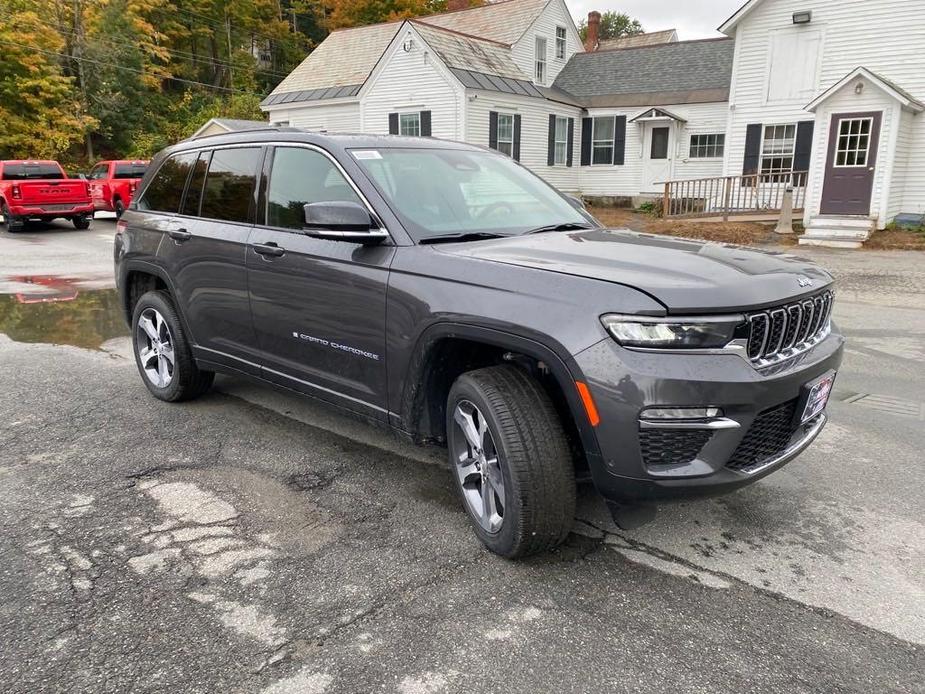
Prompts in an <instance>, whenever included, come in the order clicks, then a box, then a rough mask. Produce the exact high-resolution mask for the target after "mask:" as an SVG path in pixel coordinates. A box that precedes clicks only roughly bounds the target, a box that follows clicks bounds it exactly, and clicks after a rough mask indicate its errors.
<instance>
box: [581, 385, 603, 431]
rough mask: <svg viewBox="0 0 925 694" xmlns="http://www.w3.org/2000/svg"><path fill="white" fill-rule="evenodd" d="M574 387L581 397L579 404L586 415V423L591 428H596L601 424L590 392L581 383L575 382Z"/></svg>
mask: <svg viewBox="0 0 925 694" xmlns="http://www.w3.org/2000/svg"><path fill="white" fill-rule="evenodd" d="M575 387H577V388H578V394H579V395H580V396H581V402H582V404H583V405H584V406H585V413H586V414H587V415H588V421H589V422H591V426H593V427H596V426H597V425H598V424H600V423H601V416H600V415H599V414H598V413H597V406H596V405H595V404H594V398H592V397H591V391H590V390H588V386H587V384H585V383H582V382H581V381H575Z"/></svg>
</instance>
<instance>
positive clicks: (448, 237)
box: [418, 231, 508, 244]
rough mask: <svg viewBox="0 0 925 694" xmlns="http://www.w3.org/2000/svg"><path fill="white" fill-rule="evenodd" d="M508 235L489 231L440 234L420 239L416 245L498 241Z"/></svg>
mask: <svg viewBox="0 0 925 694" xmlns="http://www.w3.org/2000/svg"><path fill="white" fill-rule="evenodd" d="M505 236H508V234H495V233H493V232H490V231H469V232H466V233H464V234H440V235H439V236H428V237H427V238H424V239H421V240H420V241H419V242H418V243H421V244H424V243H456V242H458V241H480V240H482V239H500V238H504V237H505Z"/></svg>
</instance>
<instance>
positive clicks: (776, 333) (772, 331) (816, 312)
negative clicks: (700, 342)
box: [748, 292, 834, 366]
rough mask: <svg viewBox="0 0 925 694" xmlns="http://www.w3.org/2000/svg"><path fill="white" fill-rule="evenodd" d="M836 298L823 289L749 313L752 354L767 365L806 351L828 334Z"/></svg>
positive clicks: (755, 360)
mask: <svg viewBox="0 0 925 694" xmlns="http://www.w3.org/2000/svg"><path fill="white" fill-rule="evenodd" d="M833 300H834V297H833V294H832V292H823V293H822V294H817V295H816V296H814V297H811V298H809V299H804V300H803V301H797V302H794V303H792V304H785V305H784V306H778V307H776V308H773V309H769V310H767V311H760V312H757V313H752V314H749V316H748V327H749V334H748V358H749V359H751V361H752V363H754V364H755V365H756V366H766V365H768V364H773V363H775V362H779V361H782V360H784V359H788V358H789V357H792V356H794V355H797V354H799V353H800V352H805V351H806V350H807V349H809V348H810V347H812V346H813V345H815V344H816V343H817V342H819V341H820V340H822V339H823V338H824V337H825V336H826V335H828V333H829V320H830V319H831V317H832V304H833V302H834V301H833Z"/></svg>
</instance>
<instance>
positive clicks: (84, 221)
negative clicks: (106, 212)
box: [71, 214, 93, 229]
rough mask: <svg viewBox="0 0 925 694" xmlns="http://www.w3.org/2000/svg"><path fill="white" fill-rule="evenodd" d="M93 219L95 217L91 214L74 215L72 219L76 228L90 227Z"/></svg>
mask: <svg viewBox="0 0 925 694" xmlns="http://www.w3.org/2000/svg"><path fill="white" fill-rule="evenodd" d="M91 219H93V217H91V216H90V215H88V214H82V215H80V216H79V217H74V218H73V219H71V221H72V222H73V223H74V228H75V229H89V228H90V220H91Z"/></svg>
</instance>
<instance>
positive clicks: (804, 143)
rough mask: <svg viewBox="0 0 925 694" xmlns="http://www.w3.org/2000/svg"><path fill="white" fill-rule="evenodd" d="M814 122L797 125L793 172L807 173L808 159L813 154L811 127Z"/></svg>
mask: <svg viewBox="0 0 925 694" xmlns="http://www.w3.org/2000/svg"><path fill="white" fill-rule="evenodd" d="M815 124H816V123H815V121H811V120H804V121H800V122H799V123H797V141H796V145H795V146H794V151H793V170H794V171H809V159H810V156H811V155H812V152H813V127H814V126H815Z"/></svg>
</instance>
